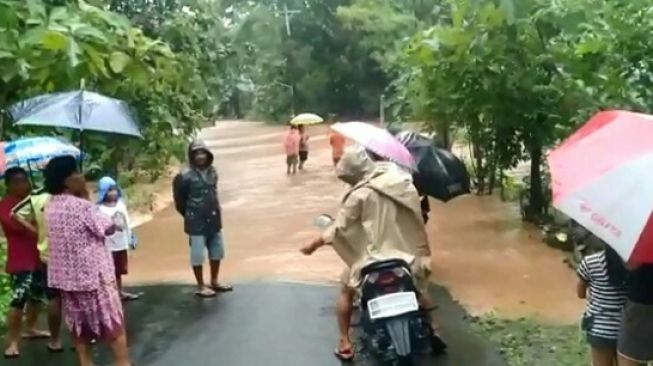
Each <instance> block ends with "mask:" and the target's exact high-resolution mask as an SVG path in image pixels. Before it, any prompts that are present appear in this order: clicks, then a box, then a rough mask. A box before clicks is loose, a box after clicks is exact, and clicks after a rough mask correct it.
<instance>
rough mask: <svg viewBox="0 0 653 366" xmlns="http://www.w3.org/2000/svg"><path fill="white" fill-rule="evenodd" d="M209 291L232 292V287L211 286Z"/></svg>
mask: <svg viewBox="0 0 653 366" xmlns="http://www.w3.org/2000/svg"><path fill="white" fill-rule="evenodd" d="M211 289H212V290H213V291H215V292H231V291H233V290H234V288H233V287H231V286H228V285H211Z"/></svg>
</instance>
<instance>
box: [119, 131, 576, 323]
mask: <svg viewBox="0 0 653 366" xmlns="http://www.w3.org/2000/svg"><path fill="white" fill-rule="evenodd" d="M284 133H285V129H284V128H280V127H272V126H265V125H262V124H258V123H252V122H231V121H230V122H219V123H217V124H216V126H215V127H213V128H209V129H206V130H205V131H204V132H203V133H202V138H203V139H204V140H205V141H206V142H207V144H208V145H209V147H210V148H211V149H212V150H213V152H214V153H215V157H216V159H215V165H216V167H217V169H218V172H219V175H220V183H219V188H220V199H221V202H222V207H223V215H224V227H225V239H226V245H227V259H226V260H225V261H224V264H223V269H222V273H223V275H224V278H225V279H226V280H228V281H237V282H241V281H251V280H260V279H267V280H269V279H281V280H290V281H307V282H325V281H327V282H328V281H336V280H337V278H338V274H339V272H340V271H341V269H342V264H341V262H340V260H339V259H338V257H337V256H336V255H335V254H334V253H333V252H332V251H330V250H329V249H328V248H324V249H323V250H321V251H319V252H318V253H316V254H315V255H313V256H312V257H304V256H302V255H301V254H299V252H298V248H299V247H300V246H301V245H302V244H304V243H306V242H308V241H310V240H312V239H313V238H314V237H315V236H316V235H318V232H317V231H316V229H314V228H313V227H312V221H313V218H314V217H315V216H317V215H318V214H320V213H334V212H335V211H336V209H337V207H338V200H339V197H340V195H341V194H342V192H343V190H344V189H345V187H344V185H343V184H342V183H340V182H339V181H338V180H337V179H336V177H335V176H334V174H333V167H332V166H331V159H330V150H329V148H328V143H327V138H326V129H325V128H324V127H321V126H320V127H313V128H311V129H310V135H311V143H310V146H311V152H310V157H309V161H308V164H307V168H306V171H305V172H303V173H301V174H298V175H297V176H294V177H288V176H286V174H285V157H284V156H283V150H282V147H281V141H282V137H283V134H284ZM432 206H433V212H432V220H431V222H430V223H429V227H428V229H429V235H430V239H431V243H432V247H433V252H434V258H433V269H434V276H433V279H434V281H436V282H438V283H441V284H443V285H445V286H447V287H448V288H449V289H450V290H451V291H452V293H453V295H454V297H455V298H457V299H458V300H459V301H460V302H461V303H462V304H463V305H464V306H465V307H466V308H467V309H468V310H469V311H471V312H472V313H475V314H478V313H485V312H491V311H494V312H496V313H497V314H501V315H505V316H527V315H534V316H538V317H540V318H542V319H544V320H548V321H554V322H563V323H566V322H571V321H575V319H576V318H577V317H578V314H579V313H580V312H581V311H582V302H580V301H578V300H576V299H575V291H574V286H575V282H574V281H575V275H574V274H573V272H572V271H571V270H569V269H568V268H567V266H566V265H565V264H564V263H563V257H562V255H561V254H560V253H558V252H556V251H554V250H552V249H549V248H547V247H546V246H545V245H544V244H542V242H541V240H540V239H539V237H538V234H537V233H536V232H535V231H532V230H528V229H526V228H525V227H524V225H523V224H522V223H521V221H519V219H518V217H517V213H516V212H515V210H514V208H512V207H511V206H510V205H508V204H503V203H501V202H499V201H498V200H496V199H494V198H488V197H483V198H479V197H463V198H459V199H457V200H454V201H453V202H450V203H447V204H442V203H437V202H434V203H433V204H432ZM138 234H139V239H140V242H141V245H140V247H139V249H138V250H137V251H135V252H134V255H133V257H132V258H131V263H130V274H129V276H128V277H129V282H130V283H138V284H142V283H160V282H189V283H190V282H191V281H192V280H193V279H192V275H191V272H190V270H189V259H188V244H187V239H186V238H185V236H184V234H183V228H182V220H181V218H180V217H179V216H178V215H177V214H176V212H174V210H173V209H172V208H168V209H166V210H164V211H162V212H161V213H159V214H157V215H156V216H155V218H154V220H152V221H150V222H148V223H146V224H144V225H143V226H141V227H140V228H139V230H138Z"/></svg>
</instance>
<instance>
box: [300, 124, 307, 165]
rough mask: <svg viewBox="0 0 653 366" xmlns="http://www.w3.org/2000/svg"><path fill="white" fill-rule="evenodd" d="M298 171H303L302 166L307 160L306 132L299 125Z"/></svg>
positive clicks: (304, 128) (303, 127) (302, 126)
mask: <svg viewBox="0 0 653 366" xmlns="http://www.w3.org/2000/svg"><path fill="white" fill-rule="evenodd" d="M298 128H299V137H300V140H299V170H304V164H306V161H307V160H308V138H309V136H308V131H307V130H306V127H305V126H304V125H299V126H298Z"/></svg>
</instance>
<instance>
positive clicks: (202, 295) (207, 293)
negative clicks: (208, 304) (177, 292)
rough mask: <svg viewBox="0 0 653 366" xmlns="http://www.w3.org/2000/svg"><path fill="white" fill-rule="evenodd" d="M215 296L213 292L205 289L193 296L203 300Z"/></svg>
mask: <svg viewBox="0 0 653 366" xmlns="http://www.w3.org/2000/svg"><path fill="white" fill-rule="evenodd" d="M216 295H217V294H216V293H215V291H213V290H211V289H210V288H205V289H203V290H197V291H195V296H197V297H199V298H203V299H209V298H212V297H215V296H216Z"/></svg>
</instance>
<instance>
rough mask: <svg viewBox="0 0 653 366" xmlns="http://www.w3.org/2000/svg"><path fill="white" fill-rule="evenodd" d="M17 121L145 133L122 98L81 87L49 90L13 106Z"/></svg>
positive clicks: (11, 112)
mask: <svg viewBox="0 0 653 366" xmlns="http://www.w3.org/2000/svg"><path fill="white" fill-rule="evenodd" d="M9 114H10V115H11V117H12V118H13V119H14V120H15V124H16V125H37V126H51V127H63V128H72V129H76V130H79V131H80V132H83V131H100V132H109V133H117V134H121V135H130V136H136V137H142V136H141V133H140V131H139V129H138V124H137V123H136V121H135V119H134V117H133V116H132V114H131V113H130V111H129V108H128V107H127V105H126V104H125V103H124V102H123V101H120V100H118V99H114V98H109V97H106V96H104V95H101V94H98V93H93V92H89V91H86V90H77V91H72V92H63V93H54V94H45V95H41V96H38V97H34V98H30V99H27V100H24V101H22V102H19V103H16V104H15V105H13V106H11V107H10V108H9Z"/></svg>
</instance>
